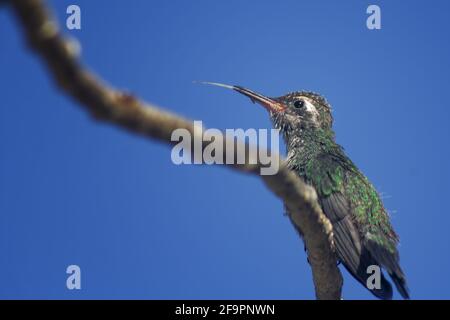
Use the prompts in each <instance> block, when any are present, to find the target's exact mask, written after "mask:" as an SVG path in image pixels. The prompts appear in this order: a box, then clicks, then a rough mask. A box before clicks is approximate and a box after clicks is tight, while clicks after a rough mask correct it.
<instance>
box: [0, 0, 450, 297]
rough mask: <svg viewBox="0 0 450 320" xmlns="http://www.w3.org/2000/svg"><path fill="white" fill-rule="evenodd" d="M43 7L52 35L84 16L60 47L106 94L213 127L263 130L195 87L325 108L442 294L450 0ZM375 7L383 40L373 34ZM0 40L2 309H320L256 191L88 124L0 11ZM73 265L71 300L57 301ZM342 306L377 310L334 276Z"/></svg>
mask: <svg viewBox="0 0 450 320" xmlns="http://www.w3.org/2000/svg"><path fill="white" fill-rule="evenodd" d="M50 3H51V4H52V7H53V9H54V11H55V13H56V14H57V16H58V19H59V21H60V22H61V23H62V24H63V25H64V22H65V18H66V13H65V11H66V7H67V6H68V5H69V4H72V3H75V4H78V5H80V7H81V10H82V30H81V31H68V30H64V32H65V33H66V34H68V35H70V36H72V37H74V38H76V39H78V40H79V41H80V43H81V44H82V58H83V61H84V63H85V64H87V65H88V66H89V67H91V68H92V69H94V70H95V71H96V72H97V73H98V74H99V75H101V77H102V78H104V79H105V80H106V81H108V82H109V83H111V84H113V85H114V86H116V87H118V88H122V89H125V90H127V91H129V92H132V93H134V94H136V95H138V96H140V97H141V98H143V99H145V100H148V101H150V102H153V103H156V104H158V105H160V106H163V107H166V108H168V109H170V110H173V111H174V112H177V113H179V114H181V115H184V116H187V117H189V118H191V119H197V120H200V119H201V120H203V121H204V123H205V125H206V126H208V127H215V128H220V129H224V128H269V127H270V122H269V120H268V116H267V114H266V112H265V111H264V110H263V109H262V108H258V107H257V106H256V105H253V104H251V103H250V102H249V101H248V100H247V99H244V98H243V97H241V96H238V95H237V94H235V93H233V92H230V91H227V90H224V89H219V88H213V87H206V86H201V85H195V84H192V81H193V80H209V81H219V82H225V83H232V84H240V85H244V86H247V87H250V88H252V89H255V90H258V91H260V92H262V93H265V94H267V95H272V96H278V95H282V94H284V93H286V92H287V91H293V90H299V89H308V90H313V91H317V92H320V93H322V94H323V95H325V96H326V97H327V98H328V100H329V101H330V102H331V104H332V105H333V108H334V115H335V130H336V132H337V139H338V142H339V143H340V144H342V145H343V146H344V147H345V149H346V151H347V152H348V154H349V155H350V157H351V158H352V159H353V160H354V161H355V162H356V163H357V164H358V165H359V167H360V168H361V170H362V171H363V172H364V173H365V174H366V175H367V176H368V177H369V178H370V180H371V181H372V182H373V183H374V185H375V186H376V187H377V188H378V190H379V191H380V192H381V193H382V195H383V197H384V199H385V205H386V207H387V208H388V209H389V210H390V212H391V215H392V221H393V224H394V226H395V228H396V230H397V231H398V233H399V234H400V236H401V245H400V253H401V262H402V265H403V268H404V270H405V272H406V274H407V276H408V279H409V285H410V288H411V295H412V298H420V299H431V298H439V299H446V298H450V286H449V285H450V273H449V270H450V258H449V242H450V232H449V231H448V225H449V224H450V215H449V209H448V207H447V201H448V198H449V184H448V181H449V180H450V170H449V162H450V161H449V155H450V148H449V145H450V144H449V142H448V138H449V136H450V128H449V125H448V123H449V120H450V111H449V105H448V92H449V89H450V79H449V77H450V76H449V75H450V63H449V57H450V43H449V29H450V28H449V25H448V24H449V22H448V12H449V9H450V2H448V1H433V2H430V1H408V2H406V1H370V2H369V1H339V2H338V1H282V2H281V3H275V2H274V1H245V2H244V1H235V0H232V1H230V0H227V1H207V0H204V1H181V0H180V1H172V0H171V1H143V0H142V1H119V0H117V1H99V0H97V1H87V0H83V1H81V0H77V1H68V0H67V1H66V0H64V1H51V2H50ZM373 3H375V4H378V5H380V6H381V9H382V29H381V30H379V31H370V30H368V29H367V28H366V17H367V14H366V8H367V6H368V5H369V4H373ZM0 39H1V40H0V95H1V99H0V298H45V299H46V298H64V299H71V298H145V299H147V298H149V299H154V298H156V299H159V298H163V299H170V298H176V299H178V298H183V299H184V298H189V299H196V298H230V299H231V298H237V299H240V298H255V299H260V298H261V299H312V298H314V290H313V284H312V279H311V270H310V268H309V265H308V263H307V262H306V256H305V253H304V251H303V244H302V242H301V240H300V239H299V238H298V236H297V234H296V232H295V231H294V230H293V228H292V226H291V225H290V223H289V221H288V219H287V218H286V217H285V216H283V206H282V203H281V202H280V201H279V200H278V199H277V198H276V197H275V196H274V195H273V194H271V193H270V192H269V191H268V190H267V189H266V187H265V186H264V185H263V184H262V183H261V181H260V180H259V179H258V178H256V177H247V176H244V175H241V174H238V173H235V172H233V171H231V170H228V169H226V168H222V167H211V166H209V167H208V166H175V165H174V164H172V162H171V160H170V151H171V150H170V148H169V147H167V146H165V145H160V144H158V143H155V142H153V141H149V140H146V139H143V138H140V137H136V136H134V135H130V134H129V133H127V132H124V131H121V130H120V129H117V128H115V127H111V126H109V125H105V124H103V123H97V122H95V121H94V120H93V119H91V118H90V117H89V116H87V115H86V114H85V113H84V111H82V110H81V109H80V108H79V107H78V106H77V105H76V104H75V103H74V102H73V101H72V100H70V99H69V98H67V97H66V96H65V95H64V94H62V93H60V92H59V91H58V90H57V89H56V88H55V86H54V84H53V83H52V81H51V80H50V78H49V76H48V75H47V73H46V70H45V69H44V67H43V66H42V65H41V62H40V61H39V60H38V59H37V58H36V56H34V55H33V54H31V53H30V52H29V51H28V50H27V49H26V46H25V44H24V41H23V37H22V34H21V33H20V32H19V31H18V28H17V24H16V21H15V19H14V18H13V16H12V15H11V12H9V11H6V10H1V11H0ZM70 264H77V265H79V266H80V267H81V270H82V289H81V290H79V291H76V290H75V291H69V290H67V289H66V287H65V281H66V277H67V275H66V273H65V270H66V267H67V266H68V265H70ZM344 273H345V272H344ZM344 297H345V299H366V298H368V299H372V296H371V295H370V294H369V293H367V292H366V291H365V289H364V288H363V287H362V286H360V285H359V284H358V283H356V281H354V280H353V279H352V278H350V277H349V276H348V275H347V274H346V273H345V285H344ZM396 297H397V298H398V297H399V296H398V294H396Z"/></svg>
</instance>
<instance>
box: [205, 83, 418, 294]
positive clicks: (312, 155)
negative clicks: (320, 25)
mask: <svg viewBox="0 0 450 320" xmlns="http://www.w3.org/2000/svg"><path fill="white" fill-rule="evenodd" d="M203 83H204V84H210V85H215V86H220V87H224V88H227V89H231V90H234V91H237V92H239V93H240V94H243V95H244V96H246V97H248V98H250V99H251V101H252V102H253V103H258V104H260V105H262V106H263V107H264V108H265V109H266V110H267V111H268V112H269V116H270V119H271V121H272V123H273V125H274V127H275V128H277V129H279V130H280V132H281V133H282V137H283V139H284V141H285V143H286V147H287V159H286V161H287V164H288V167H289V169H290V170H293V171H294V172H295V173H296V174H297V175H298V176H299V177H300V178H302V179H303V180H304V181H305V182H306V183H307V184H309V185H311V186H313V187H314V189H315V190H316V193H317V195H318V201H319V204H320V206H321V208H322V211H323V212H324V214H325V215H326V216H327V218H328V219H329V220H330V222H331V224H332V226H333V235H334V243H335V254H336V258H337V263H342V265H343V266H344V267H345V268H346V269H347V270H348V272H349V273H350V274H351V275H352V276H353V277H354V278H355V279H356V280H357V281H359V282H360V283H361V284H362V285H363V286H364V287H365V288H366V289H368V290H369V291H370V292H371V293H372V294H373V295H375V296H376V297H377V298H379V299H392V286H391V284H390V282H389V281H388V280H387V279H386V277H385V276H384V274H383V271H385V272H387V273H388V274H389V276H390V278H391V280H392V282H393V283H394V284H395V286H396V288H397V290H398V292H399V293H400V294H401V296H402V297H403V298H404V299H409V290H408V287H407V283H406V277H405V275H404V273H403V271H402V269H401V267H400V262H399V253H398V250H397V245H398V242H399V237H398V236H397V234H396V233H395V231H394V229H393V227H392V225H391V223H390V220H389V214H388V213H387V211H386V209H385V208H384V206H383V203H382V201H381V198H380V196H379V194H378V192H377V191H376V189H375V188H374V186H373V185H372V184H371V183H370V181H369V180H368V179H367V177H366V176H365V175H364V174H363V173H362V172H361V171H360V170H359V169H358V168H357V167H356V165H355V164H354V163H353V162H352V160H350V158H349V157H348V156H347V155H346V154H345V152H344V149H343V148H342V147H341V146H340V145H339V144H337V143H336V139H335V133H334V131H333V116H332V112H331V111H332V110H331V106H330V104H329V103H328V102H327V100H326V99H325V98H324V97H323V96H321V95H319V94H317V93H314V92H310V91H296V92H290V93H288V94H285V95H283V96H281V97H276V98H272V97H268V96H264V95H262V94H259V93H257V92H254V91H252V90H249V89H246V88H244V87H241V86H235V85H227V84H221V83H215V82H203ZM297 231H298V232H299V233H300V235H301V231H300V230H297ZM370 266H377V267H379V268H380V269H379V270H380V277H381V278H380V281H379V285H378V286H377V285H375V286H370V288H369V286H368V285H367V280H368V278H369V277H370V276H371V275H372V273H371V272H369V271H368V268H369V267H370ZM372 268H373V267H372ZM371 270H372V269H371Z"/></svg>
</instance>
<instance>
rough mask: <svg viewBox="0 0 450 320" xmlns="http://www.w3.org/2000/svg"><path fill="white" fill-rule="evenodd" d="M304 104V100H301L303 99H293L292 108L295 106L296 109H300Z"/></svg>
mask: <svg viewBox="0 0 450 320" xmlns="http://www.w3.org/2000/svg"><path fill="white" fill-rule="evenodd" d="M304 106H305V101H303V100H301V99H300V100H295V101H294V108H296V109H301V108H303V107H304Z"/></svg>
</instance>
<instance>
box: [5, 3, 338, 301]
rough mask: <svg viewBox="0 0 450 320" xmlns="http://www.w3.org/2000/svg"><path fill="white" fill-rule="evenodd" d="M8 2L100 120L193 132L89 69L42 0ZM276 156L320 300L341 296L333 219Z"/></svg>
mask: <svg viewBox="0 0 450 320" xmlns="http://www.w3.org/2000/svg"><path fill="white" fill-rule="evenodd" d="M6 3H7V4H9V5H10V7H11V9H12V10H13V12H14V13H15V15H16V16H17V18H18V21H19V24H20V25H21V26H22V28H23V31H24V34H25V37H26V39H27V42H28V44H29V46H30V47H31V49H32V50H33V51H34V52H35V53H36V54H37V55H38V56H39V57H40V58H41V59H42V61H43V62H44V63H45V64H46V66H47V67H48V70H49V72H50V75H51V76H52V77H53V79H54V80H55V82H56V84H57V85H58V86H59V87H60V88H61V89H62V90H63V91H64V92H65V93H66V94H68V95H69V96H70V97H72V98H73V99H75V100H76V101H78V102H79V104H80V106H81V107H83V108H84V109H85V110H86V111H87V112H88V113H90V114H91V115H93V116H94V117H95V118H96V119H98V120H101V121H104V122H108V123H111V124H113V125H116V126H119V127H121V128H124V129H127V130H128V131H130V132H132V133H135V134H139V135H143V136H146V137H148V138H151V139H155V140H158V141H160V142H164V143H169V144H174V143H175V142H172V141H171V134H172V132H173V131H174V130H175V129H178V128H184V129H186V130H188V131H189V132H190V133H191V135H192V136H194V124H193V122H192V121H189V120H186V119H183V118H181V117H178V116H176V115H174V114H171V113H169V112H167V111H163V110H161V109H159V108H157V107H156V106H154V105H151V104H149V103H145V102H143V101H140V100H139V99H137V98H136V97H134V96H132V95H130V94H127V93H125V92H121V91H119V90H116V89H114V88H112V87H110V86H108V85H107V84H105V83H103V81H101V80H100V79H98V78H97V77H96V76H95V75H94V74H93V73H91V72H90V71H89V70H88V69H86V68H85V67H84V66H83V65H82V64H81V63H80V60H79V59H78V57H77V52H76V51H77V50H75V49H74V46H73V43H72V42H71V41H70V40H68V39H66V38H65V37H63V36H62V35H61V33H60V32H59V30H58V27H57V24H56V22H55V20H54V18H53V16H52V15H51V13H50V11H49V9H48V7H47V6H46V5H45V3H44V2H43V0H9V1H6ZM235 150H236V148H235ZM246 159H248V157H247V158H246ZM278 159H279V161H280V170H279V171H278V173H277V174H276V175H273V176H261V178H262V179H263V181H264V182H265V184H266V185H267V186H268V187H269V188H270V190H271V191H272V192H273V193H275V194H276V195H277V196H278V197H279V198H280V199H281V200H283V202H284V204H285V205H286V207H287V211H288V212H289V217H290V220H291V221H292V223H293V224H294V226H295V227H296V228H297V229H298V230H300V231H301V233H302V234H303V239H304V242H305V246H306V249H307V252H308V259H309V262H310V265H311V268H312V273H313V280H314V286H315V291H316V297H317V299H340V298H341V288H342V276H341V273H340V272H339V269H338V268H337V265H336V258H335V255H334V251H333V233H332V226H331V223H330V221H329V220H328V219H327V218H326V216H325V215H324V214H323V212H322V210H321V208H320V205H319V204H318V202H317V195H316V193H315V191H314V189H313V188H311V187H310V186H308V185H306V184H305V183H304V182H303V181H302V180H301V179H300V178H299V177H298V176H297V175H296V174H295V173H293V172H292V171H290V170H289V169H288V167H287V165H286V163H285V162H284V161H283V160H282V159H281V158H278ZM228 166H229V167H232V168H234V169H236V170H239V171H243V172H247V173H250V174H254V175H259V172H260V171H259V170H260V168H261V167H262V165H261V164H260V163H259V162H258V163H257V164H250V163H248V161H247V163H245V164H242V165H238V164H236V165H228Z"/></svg>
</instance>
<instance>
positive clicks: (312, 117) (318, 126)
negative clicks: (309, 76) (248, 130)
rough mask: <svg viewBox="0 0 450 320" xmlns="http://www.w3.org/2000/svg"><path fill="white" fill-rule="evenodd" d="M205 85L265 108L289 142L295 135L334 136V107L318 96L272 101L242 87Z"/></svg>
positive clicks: (305, 94) (293, 95)
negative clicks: (226, 89)
mask: <svg viewBox="0 0 450 320" xmlns="http://www.w3.org/2000/svg"><path fill="white" fill-rule="evenodd" d="M204 83H206V84H211V85H216V86H220V87H225V88H228V89H232V90H234V91H237V92H239V93H241V94H243V95H245V96H247V97H249V98H250V99H251V100H252V101H253V102H254V103H258V104H260V105H262V106H263V107H264V108H266V109H267V111H269V114H270V118H271V119H272V121H273V123H274V126H275V127H276V128H279V129H280V130H281V132H282V133H283V134H284V136H285V137H287V138H289V137H290V136H292V135H297V136H302V135H304V134H306V133H310V132H315V131H317V130H320V131H327V132H328V131H329V132H332V131H331V128H332V125H333V117H332V115H331V107H330V105H329V104H328V103H327V101H326V100H325V98H323V97H322V96H320V95H319V94H317V93H314V92H309V91H296V92H291V93H288V94H286V95H284V96H281V97H277V98H271V97H267V96H264V95H262V94H259V93H257V92H254V91H252V90H249V89H246V88H243V87H241V86H230V85H225V84H221V83H214V82H204Z"/></svg>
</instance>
